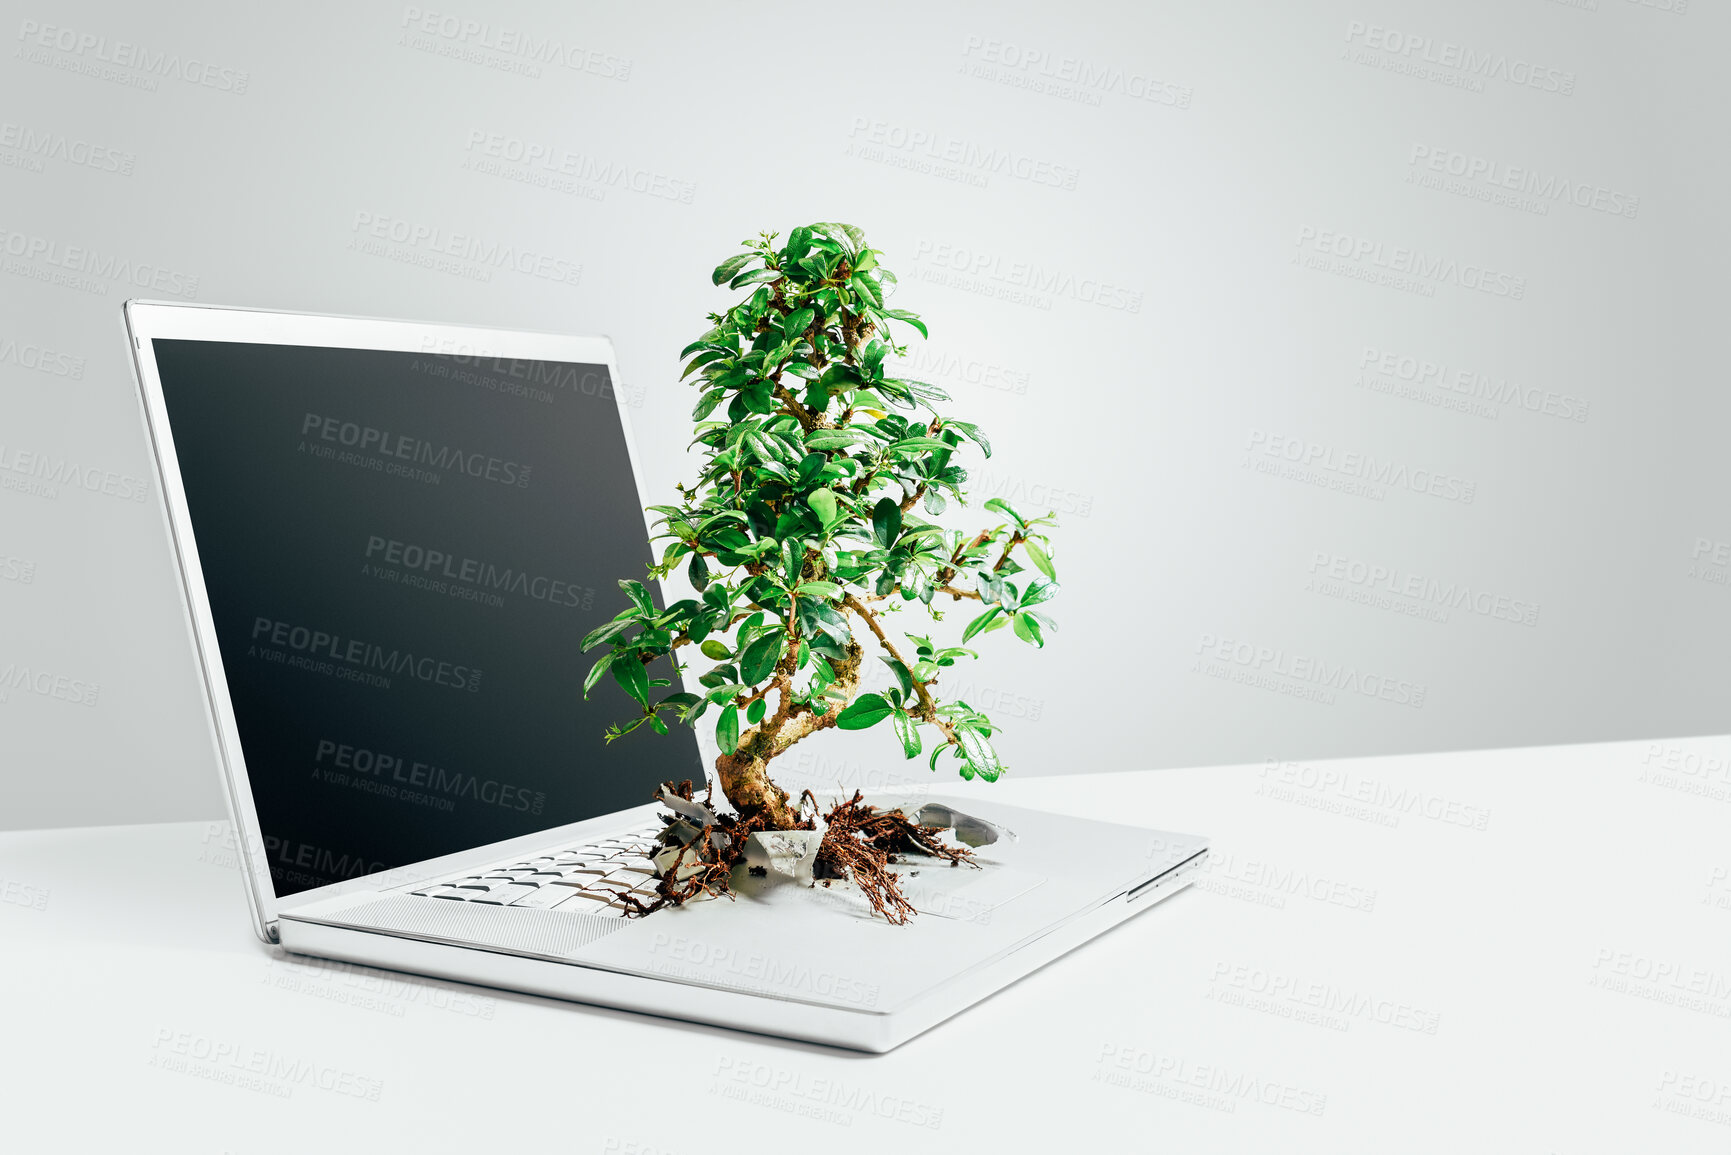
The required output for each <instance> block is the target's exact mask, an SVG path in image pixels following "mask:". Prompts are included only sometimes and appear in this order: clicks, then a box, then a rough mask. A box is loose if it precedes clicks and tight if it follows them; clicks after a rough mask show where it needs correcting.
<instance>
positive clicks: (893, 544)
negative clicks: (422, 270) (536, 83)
mask: <svg viewBox="0 0 1731 1155" xmlns="http://www.w3.org/2000/svg"><path fill="white" fill-rule="evenodd" d="M776 237H777V234H774V233H766V234H764V235H762V236H761V237H760V238H759V239H757V240H755V241H749V242H746V243H745V250H744V251H743V252H740V253H737V254H735V255H734V256H732V257H729V258H728V259H727V260H725V261H723V262H722V263H721V264H720V265H719V266H717V267H716V269H715V271H714V273H713V275H712V280H713V281H714V283H715V284H716V285H726V286H727V287H728V288H730V289H735V290H742V291H745V296H744V298H743V299H742V300H740V301H739V302H738V303H737V304H735V305H734V306H733V307H732V308H730V309H728V310H726V311H725V312H722V313H712V314H710V316H709V321H710V327H709V329H708V331H706V332H705V333H704V334H703V335H702V336H700V337H698V338H697V340H695V341H693V342H692V343H691V344H689V345H687V346H686V347H685V349H684V350H683V351H682V352H681V354H680V356H681V358H682V359H685V360H686V365H685V370H684V373H683V374H682V379H690V380H691V381H692V382H693V383H694V384H695V385H696V387H697V389H698V393H699V396H698V400H697V404H696V407H695V408H694V409H693V411H692V419H693V421H694V422H695V437H694V440H693V442H692V444H693V445H695V446H698V447H700V448H701V451H702V457H703V466H702V470H701V472H700V474H699V476H698V479H697V482H696V483H695V484H693V485H691V486H689V487H686V486H680V487H679V491H680V495H681V501H680V504H678V505H657V506H651V507H650V508H651V509H652V510H653V511H654V512H655V513H658V514H660V515H661V516H660V519H659V521H658V522H657V523H656V524H657V525H658V526H660V527H665V532H663V533H661V534H660V535H658V536H657V537H656V539H655V540H656V541H657V542H661V541H666V543H667V544H666V545H665V547H664V548H663V552H662V554H661V560H660V561H659V562H658V563H657V564H655V565H654V566H652V567H651V569H650V574H651V576H654V577H666V576H668V575H670V574H672V573H673V572H675V571H676V570H678V569H681V568H683V569H684V571H685V573H686V576H687V577H688V578H689V579H690V582H691V585H692V587H693V588H694V589H695V590H696V591H697V592H698V597H696V598H687V599H683V600H681V601H678V602H675V603H674V604H672V605H670V606H667V607H666V608H665V609H657V608H656V607H655V605H654V602H653V600H652V599H651V598H650V595H649V592H648V590H647V589H646V588H645V587H644V586H643V585H642V584H641V583H640V582H636V581H630V580H626V581H621V582H620V583H619V586H620V589H621V590H622V591H623V592H624V593H625V595H626V598H627V599H628V600H629V603H630V604H629V605H628V606H627V607H626V608H625V609H623V610H621V611H620V612H619V614H618V616H617V617H615V618H614V619H613V620H612V621H610V622H608V623H606V624H604V625H602V626H600V627H599V628H598V629H596V630H594V631H592V632H591V633H590V634H589V636H588V637H587V638H586V639H585V640H584V643H583V648H584V649H585V650H588V649H591V648H593V647H596V646H600V645H607V646H609V650H608V652H607V653H605V654H603V655H602V656H601V658H600V660H599V661H598V662H596V664H595V666H594V668H593V669H592V670H591V671H590V673H589V676H588V677H587V678H586V679H585V681H584V687H583V689H584V693H585V695H587V694H588V693H589V691H590V690H592V689H593V688H594V686H595V685H596V684H598V682H599V681H600V679H601V677H602V675H603V674H605V673H608V672H611V674H612V676H613V680H614V681H615V682H617V683H618V684H619V686H620V687H621V688H622V689H623V690H624V691H625V693H626V694H627V695H629V697H630V698H631V699H632V700H634V701H635V702H636V703H637V705H638V707H639V709H640V711H641V713H640V714H639V715H638V716H636V717H635V718H633V719H632V720H630V721H628V722H625V723H622V724H620V725H617V726H614V727H613V728H611V729H610V730H609V731H608V739H609V740H612V739H614V738H617V737H620V736H622V735H624V734H627V733H630V732H631V731H633V730H635V729H637V728H639V727H641V726H643V725H645V724H647V725H649V726H650V727H651V728H652V729H655V730H657V731H659V732H663V733H664V732H666V722H665V721H664V720H663V715H666V716H667V717H668V718H669V719H671V720H673V721H675V722H680V723H687V724H691V725H697V724H699V720H700V719H702V718H703V717H704V716H705V714H706V713H707V712H708V711H709V710H710V709H711V708H712V707H714V708H715V712H716V718H715V723H714V724H715V736H716V740H717V742H718V743H719V744H720V747H721V750H722V753H723V754H724V755H725V754H730V753H732V752H733V751H734V750H735V749H736V748H737V747H738V745H739V743H740V741H741V740H742V721H741V717H740V715H741V714H742V713H743V714H744V716H745V717H744V722H743V725H744V726H749V727H758V726H761V727H763V728H764V729H765V730H766V732H768V731H774V732H780V730H781V728H782V727H786V726H787V725H788V724H789V723H790V722H792V721H794V720H796V719H802V718H803V719H805V721H806V722H807V723H810V722H811V721H813V720H816V721H819V722H821V723H822V725H831V724H833V725H836V726H839V727H840V728H842V729H866V728H868V727H871V726H875V725H877V724H878V723H880V722H883V721H884V720H885V719H889V720H890V721H891V728H892V729H893V730H894V732H895V735H896V738H897V740H898V741H899V743H900V745H901V747H902V751H903V753H904V754H905V755H906V756H907V757H909V758H912V757H915V756H916V755H918V754H920V753H921V752H922V751H923V750H924V749H925V748H926V743H925V742H924V741H923V740H922V736H921V729H922V727H931V728H934V729H935V730H936V731H937V732H938V739H939V740H938V741H936V743H935V744H934V745H933V746H932V747H931V755H930V757H931V765H932V767H933V768H934V769H935V768H936V767H937V762H938V758H939V757H940V756H941V755H943V754H945V752H946V751H947V752H948V753H949V754H950V756H951V757H952V758H954V759H955V760H956V761H957V763H958V767H957V769H958V770H959V772H960V773H961V775H962V776H963V777H964V778H972V777H974V776H976V775H978V776H979V777H981V778H985V779H987V780H993V779H996V778H997V777H998V775H999V774H1001V773H1002V772H1003V767H1002V765H1001V764H1000V762H999V761H998V756H997V753H996V752H995V751H994V749H993V747H992V744H991V741H990V739H991V737H992V734H993V732H994V727H993V726H992V723H991V721H990V720H989V719H988V718H986V716H985V715H983V714H980V713H978V712H977V711H975V710H974V709H973V708H972V707H970V706H968V705H967V703H965V702H950V703H945V702H942V701H940V700H939V698H938V696H937V693H936V691H937V682H938V679H939V676H940V675H941V674H942V673H943V671H945V670H946V669H948V668H950V667H952V666H954V665H955V664H956V663H957V662H959V661H962V660H965V659H973V658H975V657H976V656H977V655H976V653H975V652H974V651H973V650H971V649H966V648H963V646H965V645H966V644H967V643H969V642H972V641H974V640H975V639H976V638H978V637H982V636H983V635H985V634H989V633H992V632H993V631H995V630H999V629H1002V628H1003V627H1005V626H1009V627H1011V630H1012V632H1013V633H1014V634H1015V636H1016V637H1018V638H1020V639H1021V640H1022V641H1024V642H1026V643H1028V644H1030V645H1034V646H1044V644H1045V639H1046V634H1047V633H1049V632H1051V631H1052V630H1054V629H1056V628H1057V627H1056V624H1055V623H1054V622H1053V621H1052V620H1051V619H1050V618H1049V617H1047V616H1046V615H1045V614H1044V613H1043V612H1042V611H1040V610H1038V609H1035V608H1034V607H1036V606H1040V605H1043V604H1044V603H1045V602H1047V601H1049V600H1050V599H1051V598H1052V597H1053V596H1054V595H1055V594H1056V593H1057V592H1058V584H1057V571H1056V569H1055V568H1054V566H1053V564H1052V550H1051V542H1050V539H1049V538H1048V537H1047V535H1046V533H1045V530H1046V529H1047V528H1048V527H1050V526H1052V525H1053V524H1054V521H1053V519H1052V518H1051V517H1049V516H1046V517H1035V518H1026V517H1023V516H1022V515H1021V514H1020V513H1018V512H1017V511H1016V510H1014V509H1012V508H1011V507H1010V506H1009V505H1007V504H1006V503H1004V502H1003V501H1000V500H992V501H988V502H986V503H985V508H986V509H988V510H991V511H992V512H994V513H997V514H999V515H1000V516H1001V517H1002V518H1003V521H1002V522H1001V523H1000V524H998V525H995V526H992V527H990V528H988V529H985V530H983V531H981V532H979V533H976V534H972V535H969V534H966V533H964V532H962V531H961V530H957V529H953V528H949V527H946V526H944V525H941V524H939V523H937V522H935V521H932V520H928V519H927V517H926V516H923V514H929V515H931V516H932V517H937V516H939V515H941V514H942V513H943V512H944V511H945V510H946V509H947V508H948V506H949V504H950V503H951V502H954V503H956V504H959V505H963V504H966V494H965V489H964V486H965V482H966V480H967V473H966V471H965V470H964V469H963V467H962V465H961V464H959V462H958V460H957V458H958V456H959V455H960V454H961V452H962V451H963V450H964V448H965V447H967V446H968V445H970V444H971V445H972V446H973V447H976V448H978V449H979V450H980V451H981V452H982V453H984V454H985V455H987V456H990V455H991V452H992V447H991V443H990V442H989V441H988V440H987V439H986V437H985V435H984V434H983V433H982V432H981V431H980V430H979V428H978V427H977V426H975V425H973V424H972V423H970V422H966V421H959V420H956V419H954V418H950V417H945V416H944V415H942V414H941V413H939V411H938V409H937V408H936V406H937V405H938V404H939V403H941V402H944V401H947V400H948V395H947V394H946V393H945V392H944V391H943V390H941V389H939V388H937V387H936V386H934V385H930V384H927V383H925V382H922V381H915V380H911V379H906V378H901V377H897V376H895V375H894V374H893V373H892V371H891V370H890V368H889V365H888V361H889V359H890V357H891V356H892V355H893V356H903V355H905V354H906V352H907V350H906V348H905V346H902V345H900V344H897V343H896V339H895V336H894V333H895V327H896V326H905V327H906V330H907V331H912V332H917V333H918V334H919V335H920V336H921V337H924V336H926V326H925V324H924V322H922V321H921V320H920V318H919V317H918V316H917V315H915V314H914V313H911V312H909V311H907V310H905V309H896V308H889V307H887V306H886V304H885V298H886V296H887V295H888V294H889V293H890V292H891V291H892V290H893V287H894V285H895V280H896V279H895V276H894V274H893V273H891V272H890V271H889V270H888V269H887V268H885V267H884V266H883V265H882V264H881V263H880V261H881V257H882V254H881V253H879V252H878V251H877V250H876V249H872V248H868V247H866V245H865V238H864V236H863V234H861V232H860V230H859V229H857V228H855V227H853V226H852V225H844V224H835V223H819V224H813V225H808V226H804V227H801V228H796V229H794V230H793V232H792V233H791V234H790V235H789V236H788V238H787V242H786V243H785V244H783V245H781V246H779V247H777V245H776V244H775V240H776ZM921 511H923V514H922V512H921ZM1024 563H1025V564H1024ZM934 598H943V599H948V602H950V603H953V602H960V601H962V600H977V601H978V602H979V604H980V606H981V607H982V612H980V613H979V614H978V616H976V617H974V618H973V619H972V620H971V621H970V622H969V623H968V624H967V627H966V629H965V630H964V631H963V634H962V639H961V640H962V643H963V646H940V645H937V644H935V643H933V642H932V641H931V640H930V639H929V638H924V637H919V636H916V635H912V634H910V635H907V639H908V641H909V642H911V643H912V644H913V647H914V648H913V649H912V651H911V652H908V651H906V650H905V649H904V647H905V645H906V643H903V645H901V646H898V645H897V644H896V643H895V641H894V639H893V638H890V637H888V631H887V629H886V628H885V624H884V619H885V618H888V617H890V616H891V615H892V614H893V613H895V612H898V611H900V610H904V609H912V608H914V607H915V605H916V604H917V605H918V607H919V608H921V609H922V610H929V611H930V616H931V617H932V618H933V619H941V617H942V614H941V612H940V611H939V608H938V607H936V606H934V605H933V599H934ZM946 604H947V603H946ZM861 627H864V630H863V631H862V630H861ZM862 632H869V633H870V634H872V635H873V638H871V639H869V640H868V641H867V642H866V643H865V645H877V646H878V647H879V648H880V649H882V650H884V651H885V652H886V653H887V656H886V657H885V658H884V659H883V660H884V661H885V663H886V664H887V665H888V666H889V668H890V671H891V673H892V675H893V676H894V679H895V685H893V686H891V687H890V688H889V689H888V690H886V691H885V692H883V693H860V692H858V681H859V679H858V677H857V670H858V664H859V658H860V654H861V651H862V649H863V648H864V647H863V646H862V644H861V643H859V642H857V641H856V638H858V637H859V636H860V634H861V633H862ZM688 647H689V648H688ZM693 650H695V651H697V652H699V653H701V654H702V655H703V656H704V657H705V658H708V659H709V660H710V661H712V662H714V663H716V665H714V666H713V667H712V668H711V669H709V670H708V671H707V672H705V673H703V674H702V675H701V676H699V677H698V678H697V679H696V684H697V686H699V687H701V689H702V691H703V692H702V693H701V694H697V693H676V694H667V695H665V696H663V697H660V698H659V699H657V698H656V691H657V690H658V689H661V688H665V687H667V686H669V685H671V683H670V682H669V681H668V680H667V679H662V678H653V677H651V676H650V671H649V667H650V665H651V664H652V663H654V662H655V661H656V660H658V659H660V658H664V657H668V656H669V655H671V656H672V658H673V660H674V661H675V662H676V663H679V664H680V667H679V668H680V669H681V670H682V671H683V670H684V668H685V667H684V666H683V664H682V663H683V660H684V659H686V658H689V657H690V655H691V653H692V651H693ZM772 692H773V695H774V701H773V702H772V701H771V695H772ZM771 706H773V707H774V710H775V713H774V714H773V715H769V714H768V711H769V709H770V707H771ZM766 715H768V716H767V718H766ZM819 728H821V725H809V724H808V725H806V726H804V728H803V729H802V731H801V733H800V734H799V735H798V736H800V737H803V736H804V735H805V734H806V733H809V732H812V731H813V730H815V729H819Z"/></svg>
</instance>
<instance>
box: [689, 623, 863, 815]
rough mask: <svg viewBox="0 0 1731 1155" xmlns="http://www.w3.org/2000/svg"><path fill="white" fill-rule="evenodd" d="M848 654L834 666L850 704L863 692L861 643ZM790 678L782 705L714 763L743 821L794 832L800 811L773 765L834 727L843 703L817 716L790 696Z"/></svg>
mask: <svg viewBox="0 0 1731 1155" xmlns="http://www.w3.org/2000/svg"><path fill="white" fill-rule="evenodd" d="M847 653H848V656H847V657H846V658H844V659H842V660H841V661H839V662H835V663H833V667H834V669H835V672H836V679H835V685H836V686H837V687H839V688H840V689H841V690H842V691H843V692H844V695H845V696H844V697H843V699H842V702H843V704H845V703H846V702H849V701H852V700H853V696H854V693H855V691H857V690H858V689H859V667H860V660H861V658H862V657H863V656H864V651H863V650H862V649H861V648H860V644H859V643H858V642H849V643H848V647H847ZM791 683H792V678H791V677H789V678H788V679H787V681H786V682H784V683H783V684H782V687H781V693H782V702H781V707H780V708H779V709H777V710H776V712H775V713H774V714H773V715H772V716H770V717H768V718H765V719H764V720H763V724H762V725H761V726H754V727H752V728H751V729H749V730H746V731H745V732H744V733H743V734H741V735H740V736H739V745H738V746H737V747H736V748H735V749H734V751H733V753H731V754H723V755H721V756H720V757H718V758H716V760H715V778H716V781H717V782H719V783H720V784H721V792H722V793H723V794H725V795H726V796H727V800H728V801H729V802H731V803H732V804H733V808H734V809H735V810H736V811H738V812H739V816H740V817H741V818H749V817H751V816H752V815H756V814H761V815H762V816H763V817H764V818H765V819H767V820H768V823H769V827H770V829H772V830H791V829H792V828H793V827H794V825H795V824H797V823H798V822H799V808H798V807H797V806H795V805H794V804H793V801H792V800H791V799H790V798H788V796H787V791H785V790H783V789H782V788H781V787H779V786H777V785H776V784H775V783H774V782H772V781H770V778H769V763H770V761H771V760H772V759H774V758H776V757H778V756H780V755H782V754H785V753H786V752H787V751H788V749H789V748H790V747H792V746H793V744H794V743H795V742H798V741H799V740H800V739H802V738H807V737H810V736H811V735H812V734H815V733H817V732H818V731H819V730H826V729H828V728H829V727H831V726H833V725H835V718H836V715H837V714H838V713H840V712H841V705H832V706H831V707H830V709H829V712H828V713H827V714H822V715H819V714H815V713H813V712H812V711H811V710H810V709H809V708H808V707H799V708H798V709H797V710H796V709H795V708H794V707H793V706H792V704H791V699H790V698H789V697H788V695H789V693H790V687H791Z"/></svg>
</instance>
